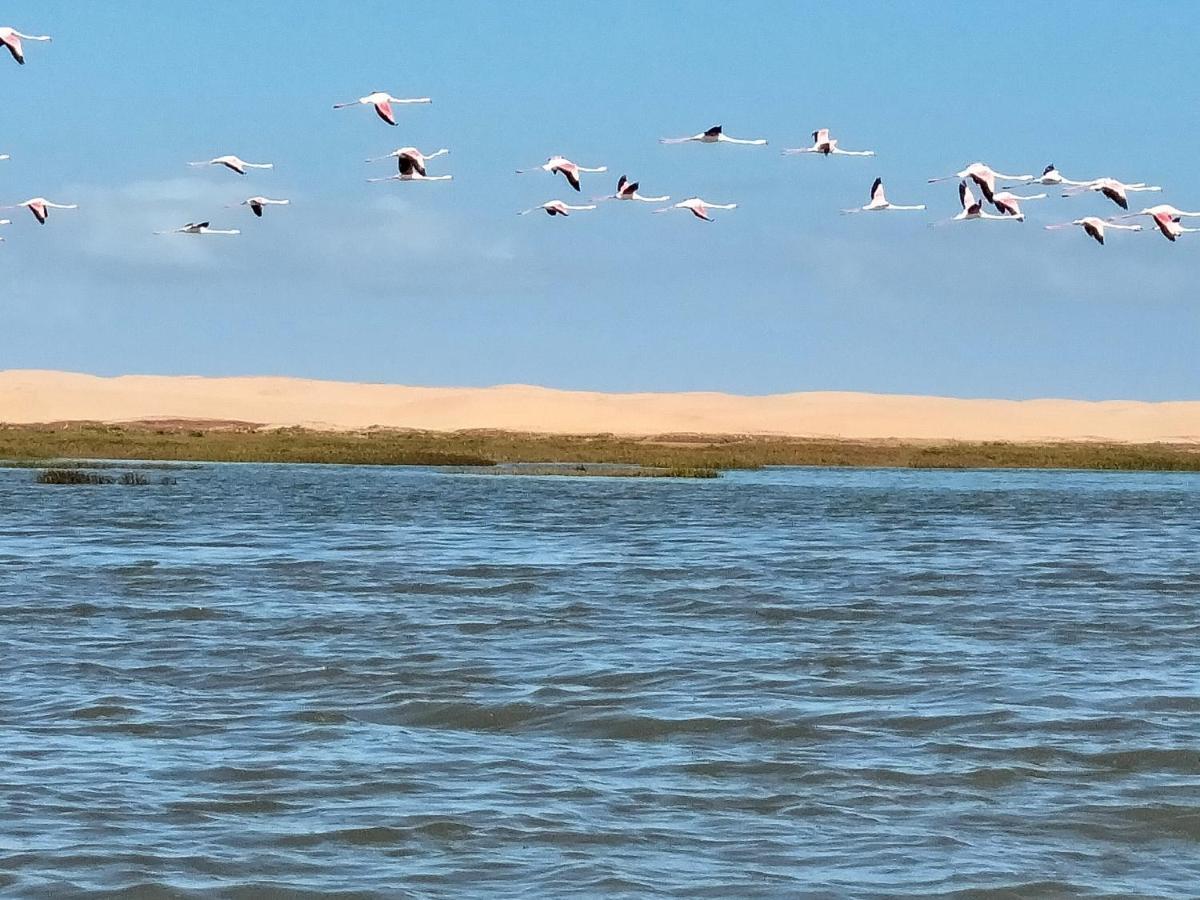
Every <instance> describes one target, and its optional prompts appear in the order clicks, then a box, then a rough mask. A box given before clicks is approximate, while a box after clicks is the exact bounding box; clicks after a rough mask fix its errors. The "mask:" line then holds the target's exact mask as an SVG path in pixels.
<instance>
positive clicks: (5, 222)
mask: <svg viewBox="0 0 1200 900" xmlns="http://www.w3.org/2000/svg"><path fill="white" fill-rule="evenodd" d="M11 224H12V219H0V225H11ZM2 240H4V238H2V237H0V241H2Z"/></svg>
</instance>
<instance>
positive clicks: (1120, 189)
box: [1063, 178, 1162, 209]
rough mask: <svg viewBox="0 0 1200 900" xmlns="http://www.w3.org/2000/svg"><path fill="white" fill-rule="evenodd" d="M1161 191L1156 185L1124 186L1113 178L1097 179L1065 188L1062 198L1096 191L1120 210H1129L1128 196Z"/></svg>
mask: <svg viewBox="0 0 1200 900" xmlns="http://www.w3.org/2000/svg"><path fill="white" fill-rule="evenodd" d="M1161 190H1162V188H1161V187H1159V186H1158V185H1153V184H1146V183H1145V182H1144V181H1137V182H1134V183H1133V184H1126V183H1125V182H1123V181H1117V179H1115V178H1097V179H1096V180H1095V181H1088V182H1085V183H1084V184H1081V185H1076V186H1075V187H1069V188H1067V189H1066V190H1065V191H1063V196H1064V197H1071V196H1074V195H1075V194H1082V193H1084V192H1085V191H1097V192H1099V193H1101V194H1103V195H1104V196H1105V197H1107V198H1108V199H1109V200H1111V201H1112V202H1113V203H1115V204H1117V206H1119V207H1121V209H1129V197H1128V196H1127V195H1128V194H1132V193H1138V192H1142V191H1161Z"/></svg>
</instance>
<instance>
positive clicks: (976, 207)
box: [933, 181, 1021, 225]
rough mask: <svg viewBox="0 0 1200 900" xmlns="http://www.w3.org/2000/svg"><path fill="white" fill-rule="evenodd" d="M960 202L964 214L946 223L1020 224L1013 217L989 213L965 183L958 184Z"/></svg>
mask: <svg viewBox="0 0 1200 900" xmlns="http://www.w3.org/2000/svg"><path fill="white" fill-rule="evenodd" d="M958 202H959V203H961V204H962V212H960V213H959V214H958V215H957V216H955V217H954V218H952V219H946V220H945V222H965V221H968V220H971V219H989V220H991V221H1001V222H1003V221H1007V222H1019V221H1021V220H1020V219H1017V218H1015V217H1013V216H997V215H995V214H993V213H990V212H987V211H986V210H985V209H984V208H983V201H982V200H976V199H975V195H974V194H973V193H972V192H971V187H970V185H968V184H967V183H966V182H965V181H960V182H959V183H958ZM945 222H935V223H933V224H935V225H943V224H945Z"/></svg>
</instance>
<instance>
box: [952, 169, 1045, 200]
mask: <svg viewBox="0 0 1200 900" xmlns="http://www.w3.org/2000/svg"><path fill="white" fill-rule="evenodd" d="M951 178H958V179H963V178H970V179H971V180H972V181H974V182H975V183H976V184H977V185H979V190H981V191H982V192H983V196H984V198H985V199H986V200H987V202H988V203H991V202H992V197H993V196H994V195H995V193H996V180H997V179H1000V180H1001V181H1020V182H1022V183H1025V182H1029V181H1033V180H1034V178H1033V176H1032V175H1002V174H1001V173H999V172H997V171H996V170H995V169H993V168H992V167H991V166H988V165H985V164H984V163H981V162H973V163H971V164H970V165H969V166H967V167H966V168H965V169H963V170H962V171H961V172H955V173H954V174H953V175H942V176H941V177H939V178H930V179H929V183H930V184H936V183H937V182H939V181H949V180H950V179H951Z"/></svg>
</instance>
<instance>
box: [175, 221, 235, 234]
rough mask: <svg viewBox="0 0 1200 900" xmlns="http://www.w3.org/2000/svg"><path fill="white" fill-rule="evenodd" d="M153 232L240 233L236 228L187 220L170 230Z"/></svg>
mask: <svg viewBox="0 0 1200 900" xmlns="http://www.w3.org/2000/svg"><path fill="white" fill-rule="evenodd" d="M154 233H155V234H241V232H240V231H238V230H237V229H236V228H227V229H220V228H209V227H208V223H207V222H188V223H187V224H186V225H184V226H183V227H182V228H172V229H171V230H170V231H156V232H154Z"/></svg>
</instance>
